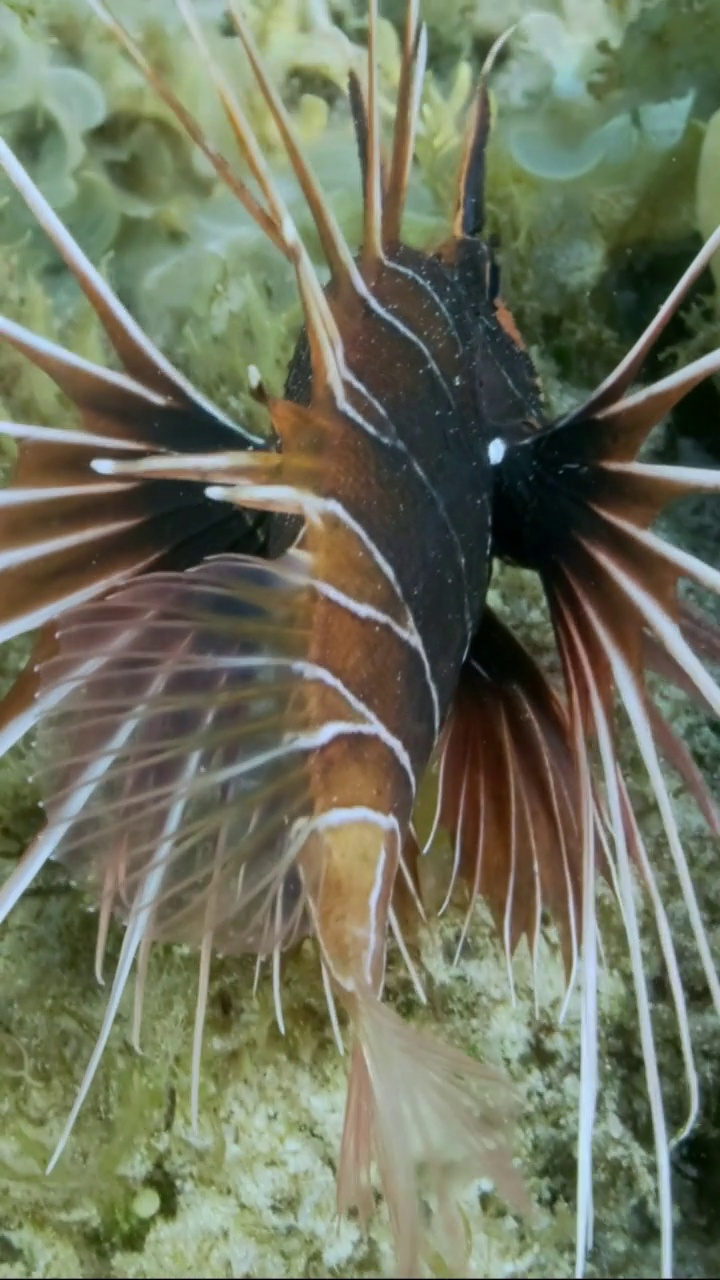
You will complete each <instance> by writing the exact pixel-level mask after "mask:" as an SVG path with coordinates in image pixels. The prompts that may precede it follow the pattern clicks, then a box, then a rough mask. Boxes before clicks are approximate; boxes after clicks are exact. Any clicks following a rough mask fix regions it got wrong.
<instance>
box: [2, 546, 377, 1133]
mask: <svg viewBox="0 0 720 1280" xmlns="http://www.w3.org/2000/svg"><path fill="white" fill-rule="evenodd" d="M303 563H304V562H303V560H302V559H298V557H294V556H290V557H288V558H286V559H281V560H278V561H272V562H268V563H263V562H262V561H257V560H253V559H247V558H243V557H233V556H229V557H222V558H217V559H214V560H210V561H207V562H206V563H205V564H204V565H202V566H201V567H199V568H197V569H195V570H188V571H186V572H185V573H183V574H153V575H151V576H150V577H148V578H147V579H145V580H143V581H141V582H138V583H136V584H132V585H129V586H126V587H124V588H123V589H121V590H120V591H118V592H116V593H115V594H114V595H112V596H111V597H110V598H109V599H108V600H106V601H105V602H103V603H98V604H93V605H88V606H85V607H84V608H79V609H76V610H74V611H73V612H72V613H70V614H69V615H67V617H66V618H64V619H63V620H62V621H61V622H60V623H59V626H58V633H57V650H56V652H55V654H54V656H51V657H49V658H48V659H47V661H45V662H44V663H43V664H42V668H41V677H42V679H41V695H40V696H41V700H44V703H45V706H46V711H45V715H44V717H43V722H42V724H41V728H40V744H39V754H40V764H39V773H40V776H41V783H42V785H43V791H44V794H45V796H46V811H47V825H46V827H45V829H44V831H43V832H42V833H41V835H40V836H39V837H38V838H37V840H36V842H35V844H34V845H33V846H32V847H31V848H30V849H29V850H28V853H27V854H26V855H25V857H24V859H23V860H22V861H21V863H20V864H19V866H18V868H17V869H16V871H15V872H14V873H13V874H12V875H11V876H10V878H9V880H8V881H7V882H6V883H5V885H4V886H3V889H2V891H0V919H1V918H4V917H5V916H6V915H7V913H8V911H9V910H10V909H11V908H12V906H13V905H14V903H15V902H16V901H17V899H18V897H19V896H20V895H21V894H22V893H23V892H24V890H25V888H27V886H28V884H30V883H31V882H32V880H33V879H34V877H35V876H36V875H37V874H38V872H39V871H40V869H41V868H42V866H43V865H44V864H45V862H46V861H47V860H48V858H51V857H53V858H60V859H61V860H62V861H63V862H65V863H66V864H67V866H68V867H69V868H70V871H71V873H72V874H73V876H74V877H75V878H76V879H79V880H81V881H84V882H85V883H87V884H89V885H90V886H91V887H92V888H93V889H94V890H95V893H96V895H97V898H98V901H99V902H100V921H99V941H98V952H97V956H96V968H97V970H98V974H99V975H100V976H101V975H102V968H103V953H104V945H105V938H106V935H107V926H108V920H109V917H110V914H111V912H113V913H119V914H121V915H122V916H123V917H124V918H125V921H126V934H125V942H124V944H123V950H122V954H121V958H120V961H119V965H118V969H117V972H116V975H115V978H114V981H113V984H112V988H111V992H110V997H109V1003H108V1009H107V1015H106V1019H105V1021H104V1023H103V1028H102V1031H101V1035H100V1039H99V1042H98V1048H97V1050H96V1053H95V1054H94V1056H93V1059H92V1062H91V1064H90V1066H89V1068H88V1072H87V1074H86V1076H85V1079H84V1081H83V1084H82V1086H81V1089H80V1092H79V1094H78V1099H77V1102H76V1106H75V1108H74V1110H73V1114H72V1116H71V1119H70V1121H69V1124H68V1128H67V1129H66V1131H65V1133H64V1135H63V1138H62V1140H61V1145H62V1142H64V1141H65V1138H66V1137H67V1133H68V1132H69V1128H70V1126H71V1124H72V1122H73V1121H74V1119H75V1116H76V1114H77V1111H78V1110H79V1107H80V1105H81V1102H82V1099H83V1098H84V1097H85V1095H86V1093H87V1089H88V1088H89V1086H90V1083H91V1080H92V1076H93V1074H94V1072H95V1070H96V1068H97V1064H98V1062H99V1059H100V1055H101V1053H102V1049H103V1046H104V1044H105V1043H106V1041H107V1037H108V1035H109V1033H110V1029H111V1026H112V1022H113V1019H114V1017H115V1015H116V1012H117V1008H118V1004H119V1001H120V998H121V996H122V991H123V989H124V987H125V985H126V983H127V981H128V977H129V974H130V971H131V968H132V966H133V963H134V962H135V961H136V960H139V961H140V960H142V961H143V963H142V964H141V965H140V971H139V982H140V993H139V997H140V1003H139V1004H138V1007H137V1011H136V1034H137V1027H138V1025H139V1010H140V1006H141V996H142V981H143V971H144V961H145V960H146V951H147V946H148V945H149V943H150V942H151V941H153V940H155V939H159V938H161V939H170V940H179V941H183V942H187V943H189V944H191V945H194V946H198V947H199V948H200V952H201V986H200V995H199V1000H198V1025H197V1028H196V1037H195V1051H194V1069H193V1078H194V1084H193V1097H194V1099H195V1101H194V1103H193V1108H194V1109H195V1108H196V1105H197V1101H196V1100H197V1083H196V1082H197V1070H198V1063H199V1045H200V1039H201V1034H202V1019H203V1015H204V1004H205V992H206V989H207V972H208V969H207V959H208V957H209V954H210V951H211V950H218V951H221V952H229V953H240V952H247V951H250V952H255V953H257V954H258V955H268V956H274V957H275V959H274V962H273V963H274V971H275V972H276V973H277V972H278V971H277V957H278V955H279V951H280V949H281V948H282V947H283V946H285V945H288V944H289V943H290V942H292V941H293V940H295V939H296V938H297V937H299V936H302V934H303V933H304V932H307V930H308V921H307V917H306V911H305V905H304V895H303V891H302V883H301V879H300V877H299V875H298V873H297V869H296V863H297V859H298V856H299V854H300V852H301V850H302V848H303V846H304V843H305V840H306V838H307V832H308V831H309V829H310V828H311V827H312V825H313V819H314V804H315V801H314V799H313V795H312V792H311V788H310V776H309V772H308V765H309V761H311V760H313V761H315V762H317V760H318V758H319V757H320V756H321V755H322V753H323V751H324V750H325V748H326V747H329V746H330V745H331V744H333V743H335V742H337V741H339V740H341V739H342V738H343V736H351V737H354V738H357V737H358V736H362V735H367V736H368V737H373V738H374V737H375V736H376V734H377V731H378V726H377V723H376V721H375V720H374V718H373V717H371V716H370V714H369V713H368V712H367V711H366V709H365V708H364V707H363V706H362V704H360V703H359V702H358V700H357V698H355V697H353V695H352V694H351V693H350V692H349V691H348V690H347V689H346V688H345V687H344V685H343V684H342V682H341V681H340V680H338V678H337V677H335V676H333V675H332V673H331V672H329V671H328V670H326V669H325V668H324V667H322V666H319V665H317V664H315V663H313V662H311V661H310V660H309V658H308V646H309V635H310V630H309V626H310V619H311V616H312V609H313V607H315V606H316V602H317V597H316V594H315V590H314V587H313V583H312V580H311V579H310V578H308V577H307V576H304V574H303V571H302V566H303ZM320 705H321V706H322V717H321V718H318V708H319V707H320ZM279 1016H281V1014H280V1015H279Z"/></svg>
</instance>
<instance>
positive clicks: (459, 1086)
mask: <svg viewBox="0 0 720 1280" xmlns="http://www.w3.org/2000/svg"><path fill="white" fill-rule="evenodd" d="M353 1023H354V1030H355V1035H356V1040H355V1045H354V1048H353V1055H352V1061H351V1067H350V1080H349V1085H348V1099H347V1108H346V1112H345V1127H344V1130H343V1140H342V1148H341V1152H340V1166H339V1169H338V1211H339V1212H340V1213H346V1212H347V1211H348V1210H349V1209H352V1208H356V1209H357V1210H358V1213H359V1216H360V1221H361V1223H362V1224H363V1225H365V1224H366V1223H367V1220H368V1218H369V1217H370V1214H371V1212H372V1208H373V1198H372V1190H371V1183H370V1163H371V1158H372V1156H373V1155H374V1156H375V1158H376V1160H377V1165H378V1170H379V1173H380V1179H381V1183H382V1189H383V1193H384V1196H385V1200H386V1202H387V1206H388V1212H389V1214H390V1224H391V1227H392V1232H393V1236H394V1239H395V1246H396V1254H397V1274H398V1275H399V1276H419V1275H420V1274H421V1270H420V1265H421V1254H422V1246H423V1230H422V1227H421V1222H420V1197H419V1192H421V1191H424V1192H426V1193H427V1194H429V1196H430V1197H431V1200H434V1204H432V1208H433V1210H434V1211H435V1218H434V1223H433V1225H434V1227H435V1228H436V1229H438V1228H439V1229H441V1230H442V1232H443V1240H442V1251H443V1255H444V1259H443V1260H444V1262H445V1263H446V1265H447V1266H448V1268H449V1270H450V1273H451V1274H453V1275H462V1274H463V1270H464V1264H465V1263H466V1261H467V1259H465V1258H464V1257H463V1253H464V1240H463V1233H462V1231H461V1230H460V1223H459V1222H458V1221H457V1220H456V1218H455V1214H454V1212H453V1193H454V1192H456V1191H457V1189H458V1186H461V1185H462V1184H463V1183H464V1182H467V1180H468V1179H469V1178H472V1177H479V1176H481V1175H483V1174H484V1175H486V1176H487V1177H490V1178H492V1179H493V1180H494V1181H495V1182H496V1183H497V1187H498V1190H499V1192H500V1194H501V1195H502V1197H503V1199H505V1200H507V1201H508V1202H509V1203H511V1204H513V1205H514V1206H515V1207H516V1208H517V1209H518V1210H519V1211H525V1210H526V1209H527V1207H528V1201H527V1196H526V1193H525V1191H524V1188H523V1185H522V1182H521V1180H520V1177H519V1175H518V1174H517V1173H516V1171H515V1169H514V1168H513V1165H512V1161H511V1158H510V1153H509V1143H508V1136H509V1130H510V1126H511V1123H512V1120H513V1117H514V1113H515V1110H516V1101H515V1099H514V1098H513V1096H512V1094H511V1091H510V1089H509V1087H508V1085H507V1083H506V1081H504V1080H503V1079H501V1078H500V1077H499V1076H497V1075H495V1074H494V1073H493V1072H492V1071H490V1070H488V1069H487V1068H484V1067H482V1066H481V1065H480V1063H478V1062H475V1061H474V1060H473V1059H472V1058H469V1057H466V1055H465V1054H463V1053H460V1052H459V1051H458V1050H457V1049H452V1048H448V1047H447V1046H445V1045H441V1044H439V1043H438V1042H437V1041H435V1040H434V1039H432V1037H430V1036H429V1035H427V1034H426V1033H425V1032H422V1031H419V1030H418V1029H417V1028H414V1027H408V1026H406V1024H405V1023H404V1022H403V1021H402V1019H401V1018H399V1017H398V1015H397V1014H396V1013H394V1012H393V1011H392V1009H388V1008H387V1006H386V1005H384V1004H382V1003H381V1002H380V1001H379V1000H374V999H372V998H371V997H369V996H368V997H367V998H362V999H359V1000H358V1001H357V1002H356V1007H355V1010H354V1018H353Z"/></svg>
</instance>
